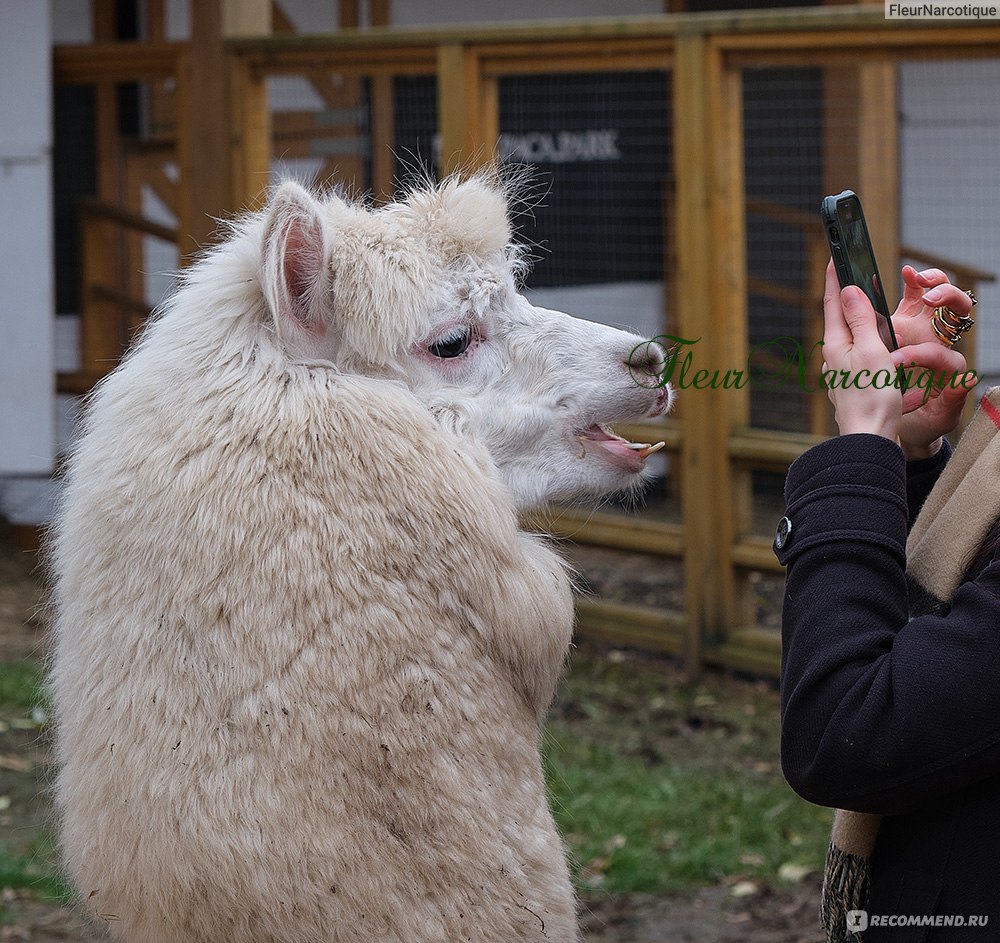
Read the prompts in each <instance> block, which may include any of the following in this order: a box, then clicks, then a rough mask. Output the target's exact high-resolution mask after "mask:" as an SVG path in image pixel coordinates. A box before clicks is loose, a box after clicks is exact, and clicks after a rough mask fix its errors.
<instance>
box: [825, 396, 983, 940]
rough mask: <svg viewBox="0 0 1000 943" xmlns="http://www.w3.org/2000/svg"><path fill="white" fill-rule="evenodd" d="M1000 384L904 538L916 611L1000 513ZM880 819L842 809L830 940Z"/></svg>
mask: <svg viewBox="0 0 1000 943" xmlns="http://www.w3.org/2000/svg"><path fill="white" fill-rule="evenodd" d="M998 469H1000V386H998V387H993V388H992V389H990V390H988V391H987V392H986V394H985V395H984V396H983V398H982V400H981V401H980V403H979V408H978V409H977V410H976V413H975V415H974V416H973V417H972V421H971V422H970V423H969V425H968V426H967V427H966V430H965V432H964V433H963V434H962V438H961V440H960V441H959V443H958V446H957V448H956V449H955V454H954V455H952V457H951V459H950V460H949V462H948V464H947V465H946V466H945V469H944V471H943V472H942V473H941V477H940V478H939V479H938V480H937V482H936V484H935V485H934V488H933V490H932V491H931V493H930V494H929V495H928V496H927V500H926V501H925V502H924V506H923V507H922V508H921V509H920V514H919V515H918V516H917V520H916V521H915V522H914V525H913V529H912V530H911V531H910V536H909V538H908V539H907V542H906V576H907V581H908V583H909V587H910V609H911V614H912V615H921V614H923V613H926V612H933V611H943V610H945V609H946V608H947V605H948V603H949V602H950V600H951V597H952V595H953V594H954V592H955V590H956V589H957V588H958V586H959V583H961V581H962V577H963V576H964V575H965V571H966V568H967V567H968V564H969V561H970V560H971V559H972V558H973V556H974V555H975V553H976V551H977V550H978V549H979V548H980V547H981V546H982V543H983V540H984V539H985V537H986V535H987V533H988V532H989V530H990V528H991V526H992V525H993V522H994V521H995V520H996V519H997V518H998V517H1000V489H998V488H997V470H998ZM881 821H882V817H881V816H879V815H870V814H868V813H865V812H846V811H844V810H843V809H838V810H837V811H836V812H835V813H834V816H833V833H832V835H831V836H830V850H829V851H828V853H827V858H826V868H825V871H824V874H823V896H822V904H821V908H820V920H821V922H822V926H823V929H824V930H825V931H826V935H827V940H828V941H830V943H845V941H855V943H861V934H860V933H857V932H854V931H852V930H849V929H848V927H847V913H848V911H851V910H864V909H865V908H866V907H867V903H868V876H869V868H868V863H869V858H870V857H871V854H872V852H873V851H874V850H875V840H876V838H877V837H878V829H879V824H880V823H881Z"/></svg>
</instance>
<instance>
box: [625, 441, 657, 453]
mask: <svg viewBox="0 0 1000 943" xmlns="http://www.w3.org/2000/svg"><path fill="white" fill-rule="evenodd" d="M625 444H626V445H627V446H628V447H629V448H630V449H635V450H636V451H637V452H641V451H642V450H643V449H649V448H652V446H651V445H650V444H649V443H648V442H626V443H625Z"/></svg>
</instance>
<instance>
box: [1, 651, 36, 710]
mask: <svg viewBox="0 0 1000 943" xmlns="http://www.w3.org/2000/svg"><path fill="white" fill-rule="evenodd" d="M42 700H43V695H42V669H41V668H40V667H39V666H38V664H37V663H35V662H33V661H11V662H0V710H2V711H4V713H6V714H10V713H16V712H18V711H23V712H25V713H27V712H30V711H31V709H32V708H33V707H36V706H37V705H39V704H41V702H42Z"/></svg>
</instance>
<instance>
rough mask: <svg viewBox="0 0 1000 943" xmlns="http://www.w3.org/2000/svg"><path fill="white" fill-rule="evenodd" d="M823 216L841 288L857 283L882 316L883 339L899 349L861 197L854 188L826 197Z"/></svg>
mask: <svg viewBox="0 0 1000 943" xmlns="http://www.w3.org/2000/svg"><path fill="white" fill-rule="evenodd" d="M820 215H821V216H822V219H823V226H824V228H825V229H826V238H827V241H828V242H829V244H830V254H831V255H832V256H833V265H834V268H835V269H836V270H837V280H838V281H839V282H840V287H841V288H846V287H847V286H848V285H857V286H858V288H860V289H861V290H862V291H863V292H864V293H865V294H866V295H867V296H868V300H869V301H871V303H872V307H873V308H874V309H875V313H876V315H878V317H877V318H876V323H877V325H878V332H879V336H880V337H881V338H882V342H883V343H884V344H885V346H886V348H887V349H888V350H896V349H897V348H898V347H899V344H898V343H897V342H896V334H895V332H894V331H893V329H892V318H891V316H890V314H889V306H888V305H887V304H886V300H885V292H884V291H883V289H882V279H881V278H880V277H879V274H878V266H877V265H876V264H875V253H874V251H873V250H872V243H871V237H870V236H869V235H868V226H867V225H866V223H865V214H864V212H863V211H862V209H861V200H860V199H859V198H858V195H857V194H856V193H855V192H854V191H853V190H844V191H843V192H842V193H838V194H837V195H836V196H828V197H824V199H823V204H822V207H821V208H820Z"/></svg>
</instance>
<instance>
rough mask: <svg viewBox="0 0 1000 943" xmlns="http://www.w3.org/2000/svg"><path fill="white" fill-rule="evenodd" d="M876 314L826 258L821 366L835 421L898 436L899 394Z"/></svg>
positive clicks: (847, 428)
mask: <svg viewBox="0 0 1000 943" xmlns="http://www.w3.org/2000/svg"><path fill="white" fill-rule="evenodd" d="M877 317H879V315H877V314H876V313H875V309H874V308H872V306H871V302H870V301H869V300H868V296H867V295H865V293H864V292H863V291H862V290H861V289H860V288H857V287H855V286H853V285H851V286H848V287H847V288H845V289H843V290H841V288H840V283H839V282H838V281H837V274H836V270H835V269H834V267H833V262H832V261H831V262H830V264H829V265H827V267H826V290H825V292H824V295H823V324H824V330H823V356H824V358H825V360H826V363H825V364H824V365H823V370H824V375H825V376H827V377H828V378H829V379H830V382H829V383H828V389H829V394H828V395H829V397H830V401H831V402H832V403H833V406H834V410H835V413H836V420H837V426H838V428H839V429H840V432H841V434H842V435H848V434H850V433H854V432H870V433H873V434H875V435H881V436H885V437H886V438H887V439H892V440H893V441H894V442H898V441H899V426H900V420H901V419H902V395H901V392H900V390H899V388H898V387H897V386H895V385H894V380H895V377H896V365H895V364H894V363H893V362H892V358H891V357H890V356H889V351H888V350H886V347H885V344H884V343H882V338H881V337H880V336H879V333H878V326H877V322H876V320H875V319H876V318H877Z"/></svg>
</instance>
